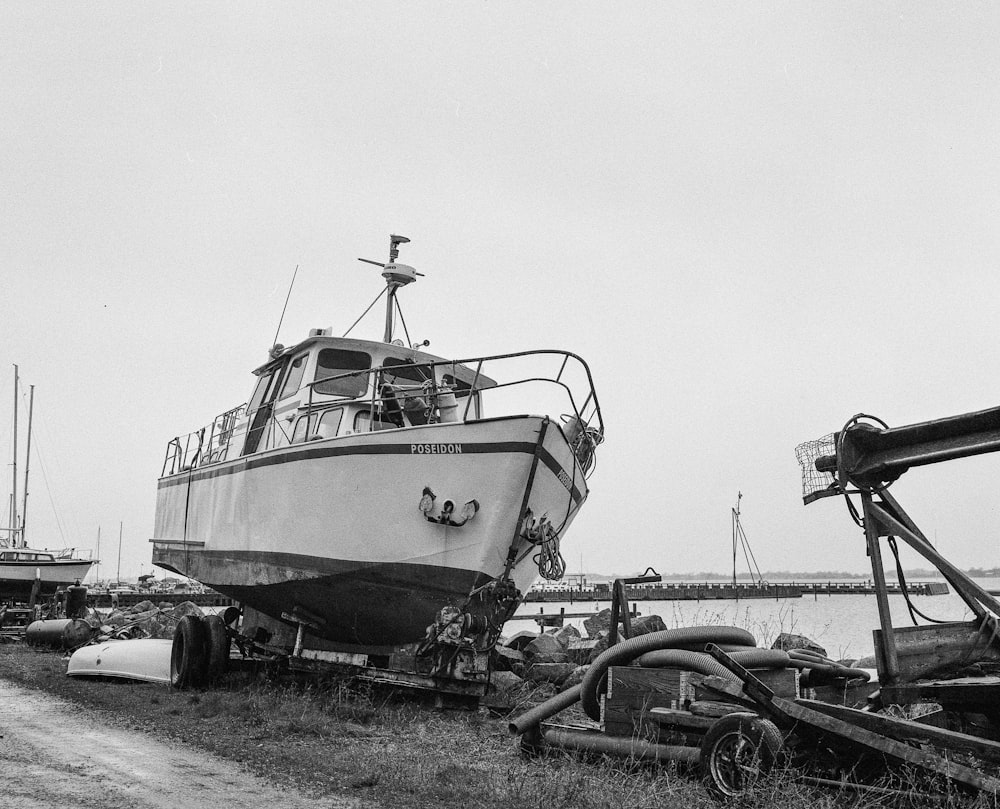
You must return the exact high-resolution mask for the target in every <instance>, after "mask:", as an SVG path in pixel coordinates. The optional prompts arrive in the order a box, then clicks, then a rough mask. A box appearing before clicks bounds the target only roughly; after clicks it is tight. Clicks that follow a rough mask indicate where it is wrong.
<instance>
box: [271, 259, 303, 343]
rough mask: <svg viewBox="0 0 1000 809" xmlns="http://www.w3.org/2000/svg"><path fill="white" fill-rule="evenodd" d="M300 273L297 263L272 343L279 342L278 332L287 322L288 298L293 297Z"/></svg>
mask: <svg viewBox="0 0 1000 809" xmlns="http://www.w3.org/2000/svg"><path fill="white" fill-rule="evenodd" d="M298 274H299V265H298V264H296V265H295V272H293V273H292V282H291V283H290V284H289V285H288V294H287V295H285V305H284V306H283V307H281V317H280V318H278V328H276V329H275V330H274V342H273V343H271V345H277V344H278V332H279V331H281V324H282V323H284V322H285V310H286V309H287V308H288V300H289V298H291V297H292V287H293V286H295V276H297V275H298Z"/></svg>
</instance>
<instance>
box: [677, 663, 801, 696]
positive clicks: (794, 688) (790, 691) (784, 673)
mask: <svg viewBox="0 0 1000 809" xmlns="http://www.w3.org/2000/svg"><path fill="white" fill-rule="evenodd" d="M748 671H749V672H750V673H751V674H752V675H753V676H754V677H756V678H757V679H758V680H760V681H761V682H762V683H764V685H766V686H767V687H768V688H770V689H771V690H772V691H773V692H774V695H775V696H776V697H785V698H786V699H797V698H798V697H799V696H800V694H799V690H800V689H799V670H798V669H748ZM695 695H696V698H697V699H718V697H717V696H712V692H710V691H707V690H705V691H702V690H701V689H700V688H699V689H697V690H696V692H695Z"/></svg>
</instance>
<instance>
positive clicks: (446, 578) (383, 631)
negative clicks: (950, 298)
mask: <svg viewBox="0 0 1000 809" xmlns="http://www.w3.org/2000/svg"><path fill="white" fill-rule="evenodd" d="M153 561H154V562H155V563H156V564H157V565H159V566H160V567H166V568H168V569H171V570H176V571H177V572H183V571H180V570H179V569H178V567H180V566H184V562H185V553H184V552H183V551H181V550H169V551H166V552H158V551H156V550H154V560H153ZM187 561H188V562H189V563H190V564H191V568H194V572H195V573H196V576H195V577H196V578H197V579H198V580H199V581H201V582H203V583H205V584H206V585H208V586H209V587H211V588H213V589H214V590H217V591H219V592H220V593H222V594H223V595H227V596H229V597H230V598H233V599H235V600H237V601H239V602H241V603H243V604H245V605H247V606H250V607H253V608H254V609H256V610H259V611H260V612H262V613H264V614H265V615H271V616H275V617H277V616H280V615H281V614H282V613H290V612H291V611H292V610H293V609H294V608H295V607H300V608H302V609H304V610H306V611H307V614H311V615H314V616H317V617H319V618H320V619H321V620H322V622H323V624H322V627H321V628H320V629H319V630H310V632H315V634H317V635H318V636H320V637H323V638H326V639H327V640H330V641H333V642H335V643H341V644H348V645H351V646H364V647H372V648H385V647H391V646H398V645H403V644H408V643H415V642H417V641H420V640H421V639H423V637H424V635H425V634H426V631H427V627H428V626H429V625H430V624H431V623H432V622H433V621H434V618H435V616H436V614H437V612H438V610H440V609H441V608H442V607H444V606H446V605H448V604H453V605H456V606H458V605H461V604H462V603H463V601H464V600H465V599H466V598H467V597H468V595H469V593H470V591H471V590H472V589H473V588H475V587H479V586H481V585H482V584H485V583H486V582H488V581H489V580H490V576H488V575H486V574H485V573H481V572H478V571H473V570H460V569H455V568H445V567H437V566H434V565H419V564H408V563H403V562H395V563H374V562H358V561H348V560H341V559H327V558H321V557H319V558H318V557H311V556H299V555H296V554H288V553H259V552H252V551H230V552H224V551H191V552H190V553H189V554H187ZM251 568H252V569H253V571H254V573H255V574H256V575H260V573H262V572H265V571H267V572H270V573H273V574H274V578H278V577H279V576H280V577H281V578H282V579H284V580H282V581H278V582H275V583H273V584H255V583H252V582H250V581H241V580H237V579H234V578H233V577H232V573H233V571H234V570H241V571H244V572H246V573H247V574H249V571H250V570H251ZM264 578H265V579H267V578H269V577H267V576H265V577H264Z"/></svg>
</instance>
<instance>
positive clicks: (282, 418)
mask: <svg viewBox="0 0 1000 809" xmlns="http://www.w3.org/2000/svg"><path fill="white" fill-rule="evenodd" d="M408 241H409V240H408V239H407V238H405V237H403V236H395V235H393V236H391V237H390V250H389V260H388V262H386V263H382V262H377V261H371V260H369V259H361V260H362V261H366V262H367V263H369V264H376V265H378V266H379V267H380V268H381V274H382V277H383V278H384V280H385V286H384V288H383V289H382V291H381V293H380V295H379V296H378V297H377V298H376V299H375V301H373V302H372V304H371V305H370V306H369V307H368V309H367V310H366V311H365V313H363V314H362V316H361V317H360V318H358V321H355V324H354V325H352V326H351V327H350V328H349V329H347V331H346V332H344V334H343V336H334V335H333V331H332V330H331V329H328V328H314V329H312V330H310V331H309V332H308V334H307V335H306V336H305V337H304V339H302V340H301V341H300V342H298V343H296V344H295V345H292V346H288V347H285V346H282V345H280V344H276V345H274V346H273V347H272V348H271V349H270V351H269V352H268V353H267V357H266V361H265V362H264V363H263V364H261V365H260V366H259V367H258V368H256V369H255V370H254V371H253V373H254V375H255V377H256V382H255V385H254V388H253V392H252V395H251V396H250V399H249V401H248V402H247V403H246V404H241V405H238V406H236V407H234V408H232V409H230V410H228V411H226V412H224V413H222V414H221V415H218V416H217V417H216V418H215V419H213V420H212V421H211V422H210V423H208V424H207V425H206V426H204V427H201V428H200V429H197V430H195V431H193V432H191V433H189V434H186V435H181V436H178V437H175V438H173V439H171V440H170V441H169V442H168V445H167V450H166V455H165V459H164V465H163V469H162V475H161V477H160V479H159V481H158V487H157V500H156V518H155V529H154V536H153V537H152V539H151V540H150V541H151V542H152V543H153V563H154V564H156V565H158V566H159V567H161V568H164V569H166V570H169V571H172V572H174V573H178V574H181V575H183V576H187V577H190V578H192V579H195V580H197V581H199V582H201V583H202V584H204V585H205V586H206V587H210V588H212V589H214V590H216V591H218V592H219V593H222V594H224V595H226V596H229V597H230V598H232V599H234V600H235V601H237V602H239V603H240V605H241V606H242V611H243V612H242V623H241V625H240V630H239V634H240V636H241V637H242V638H243V639H244V640H247V639H252V641H253V642H254V643H255V644H256V645H257V647H258V648H260V649H267V650H271V651H278V652H281V653H286V654H287V653H292V652H296V651H297V652H301V651H302V649H304V648H305V649H308V650H310V652H311V654H313V655H314V657H316V659H326V660H333V661H336V660H343V661H349V662H359V661H361V662H365V661H366V662H368V663H371V662H373V661H374V662H380V663H382V664H383V665H384V664H388V663H390V662H392V663H393V664H394V665H395V666H398V667H401V668H408V669H412V670H414V671H417V672H421V673H423V674H426V675H430V676H434V677H446V678H449V679H466V680H470V679H471V680H484V679H485V677H486V676H487V674H488V665H489V664H488V654H489V651H490V649H492V647H493V646H494V645H495V643H496V641H497V640H498V638H499V637H500V632H501V629H502V627H503V624H504V622H505V621H506V620H507V619H508V618H509V617H510V616H511V615H512V614H513V612H514V610H515V609H516V608H517V606H518V604H519V603H520V602H521V599H522V597H523V595H524V594H525V593H526V592H527V591H528V589H529V587H530V586H531V584H532V582H533V581H535V580H536V579H537V578H538V577H539V576H542V577H543V578H544V579H546V580H553V581H557V580H559V579H561V578H562V576H563V574H564V572H565V562H564V560H563V556H562V551H561V543H562V542H563V541H564V540H565V537H566V533H567V531H568V530H569V528H570V525H571V524H572V522H573V520H574V519H575V518H576V516H577V515H578V514H579V511H580V509H581V507H582V506H583V504H584V502H585V501H586V499H587V495H588V491H589V489H588V478H589V477H590V475H591V473H592V472H593V471H594V469H595V464H596V450H597V448H598V446H599V445H600V444H601V442H602V441H603V438H604V423H603V420H602V417H601V408H600V404H599V401H598V397H597V393H596V391H595V388H594V384H593V380H592V378H591V372H590V369H589V367H588V365H587V363H586V362H585V361H584V360H583V359H582V358H581V357H579V356H577V355H575V354H573V353H571V352H570V351H565V350H560V349H554V348H553V349H539V350H530V351H519V352H515V353H507V354H503V353H498V354H494V355H490V356H478V357H464V358H448V357H445V356H437V355H434V354H431V353H428V351H427V350H426V349H427V347H428V345H429V343H428V342H427V341H426V340H425V341H422V342H420V343H415V342H411V338H410V335H409V333H408V331H407V326H406V321H405V320H404V319H403V315H402V311H401V309H400V307H399V302H398V300H397V296H398V293H399V291H400V290H401V289H402V288H403V287H406V286H408V285H409V284H411V283H413V282H414V281H416V280H417V278H418V276H420V275H422V273H418V272H417V271H416V270H415V269H414V268H413V267H410V266H408V265H405V264H401V263H399V262H398V261H397V259H398V255H399V248H400V245H402V244H405V243H407V242H408ZM383 297H384V298H385V301H384V305H385V309H384V311H385V325H384V330H383V333H382V339H381V340H363V339H357V338H354V337H351V336H348V335H349V333H350V332H351V331H352V330H353V328H354V326H356V325H357V323H358V322H360V321H361V320H362V319H363V318H364V314H367V312H369V311H371V310H372V308H373V307H374V306H375V304H376V303H378V302H379V301H380V300H381V299H382V298H383ZM451 316H452V317H453V316H454V315H451ZM404 338H405V339H404ZM459 356H461V355H459ZM189 383H190V384H191V385H197V383H198V380H197V379H196V378H192V379H191V380H189Z"/></svg>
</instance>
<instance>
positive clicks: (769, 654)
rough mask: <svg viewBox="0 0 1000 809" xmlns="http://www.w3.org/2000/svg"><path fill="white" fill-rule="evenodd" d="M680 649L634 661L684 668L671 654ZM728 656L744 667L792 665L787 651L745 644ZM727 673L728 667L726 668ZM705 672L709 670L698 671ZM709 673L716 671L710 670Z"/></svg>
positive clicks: (765, 667) (661, 666)
mask: <svg viewBox="0 0 1000 809" xmlns="http://www.w3.org/2000/svg"><path fill="white" fill-rule="evenodd" d="M678 651H680V650H679V649H658V650H656V651H655V652H646V653H645V654H644V655H640V656H639V657H638V658H636V661H635V662H636V663H638V664H639V665H640V666H643V667H645V668H651V669H657V668H666V667H668V666H669V667H673V668H681V669H682V668H685V666H683V665H680V664H679V663H677V662H675V659H674V657H673V655H674V654H675V653H676V652H678ZM701 654H703V655H704V656H705V657H707V658H708V659H709V660H711V661H712V662H713V663H715V664H716V665H718V666H719V667H720V668H725V667H724V666H722V665H721V664H720V663H719V662H718V661H717V660H716V659H715V658H714V657H712V656H711V655H709V654H707V653H704V652H702V653H701ZM729 656H730V657H731V658H732V659H733V660H735V661H736V662H737V663H739V664H740V665H741V666H743V668H746V669H787V668H789V667H790V666H791V665H792V662H791V660H789V658H788V653H787V652H783V651H781V650H780V649H747V648H746V647H745V646H743V647H740V651H736V652H730V653H729ZM691 671H699V670H698V669H691ZM726 672H727V674H728V673H729V669H726ZM700 673H702V674H706V673H709V672H700ZM710 673H711V674H715V673H716V672H714V671H712V672H710Z"/></svg>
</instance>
